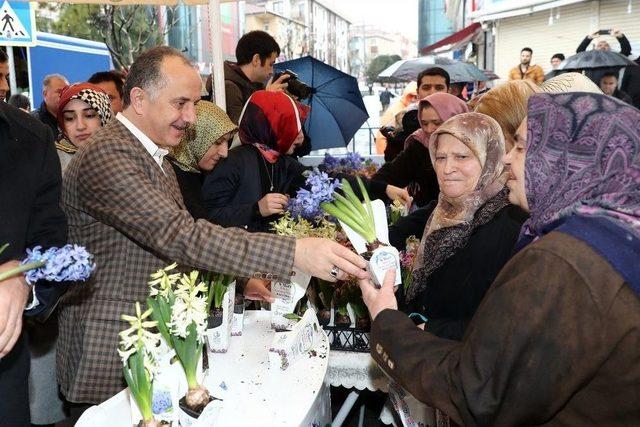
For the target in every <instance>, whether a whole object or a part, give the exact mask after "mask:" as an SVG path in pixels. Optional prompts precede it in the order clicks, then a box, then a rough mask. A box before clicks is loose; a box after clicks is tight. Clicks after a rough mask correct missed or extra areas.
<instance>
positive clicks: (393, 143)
mask: <svg viewBox="0 0 640 427" xmlns="http://www.w3.org/2000/svg"><path fill="white" fill-rule="evenodd" d="M418 129H420V122H419V121H418V109H412V110H409V111H407V112H406V113H405V114H404V116H402V129H398V130H397V131H396V132H395V133H394V134H393V135H391V134H390V135H388V136H387V135H385V136H386V137H387V146H386V148H385V149H384V161H385V162H392V161H393V160H394V159H395V158H396V157H398V155H399V154H400V153H401V152H402V150H404V146H405V142H406V141H407V138H408V137H409V136H410V135H411V134H412V133H413V132H415V131H417V130H418Z"/></svg>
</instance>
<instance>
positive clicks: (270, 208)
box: [258, 193, 289, 217]
mask: <svg viewBox="0 0 640 427" xmlns="http://www.w3.org/2000/svg"><path fill="white" fill-rule="evenodd" d="M287 202H289V197H287V196H286V195H284V194H280V193H269V194H267V195H266V196H264V197H263V198H262V199H260V200H259V201H258V208H259V209H260V215H262V216H263V217H267V216H271V215H275V214H281V213H282V212H284V208H285V206H287Z"/></svg>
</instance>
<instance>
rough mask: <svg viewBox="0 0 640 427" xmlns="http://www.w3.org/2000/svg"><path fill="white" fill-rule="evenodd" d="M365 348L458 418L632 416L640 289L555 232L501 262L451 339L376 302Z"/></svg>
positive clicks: (569, 421) (601, 419)
mask: <svg viewBox="0 0 640 427" xmlns="http://www.w3.org/2000/svg"><path fill="white" fill-rule="evenodd" d="M371 353H372V355H373V357H374V359H375V360H376V361H377V362H378V363H379V364H380V366H382V368H383V369H384V370H385V371H386V372H387V373H388V374H389V375H390V376H391V377H392V378H393V379H394V380H396V381H397V382H398V383H399V384H400V385H402V386H403V387H404V388H405V389H406V390H408V391H409V392H410V393H412V394H413V395H414V396H415V397H416V398H417V399H418V400H420V401H422V402H425V403H426V404H428V405H430V406H432V407H436V408H439V409H440V410H442V411H444V412H445V413H447V414H448V415H449V416H450V417H451V418H452V419H453V420H454V421H455V422H456V423H458V424H463V425H466V426H474V425H483V426H523V425H546V426H605V425H606V426H638V425H640V298H638V296H637V295H636V294H635V293H634V292H633V291H632V290H631V288H630V287H628V286H627V285H626V284H625V282H624V280H623V279H622V277H621V276H620V275H619V274H618V273H617V272H616V271H615V270H614V269H613V268H612V267H611V266H610V265H609V264H608V263H607V262H606V261H605V260H604V259H603V258H602V257H600V256H599V255H597V254H596V253H595V252H594V251H593V250H592V249H591V248H590V247H589V246H587V245H586V244H585V243H583V242H582V241H579V240H577V239H575V238H573V237H571V236H569V235H567V234H563V233H560V232H552V233H550V234H548V235H547V236H545V237H543V238H542V239H540V240H539V241H537V242H536V243H533V244H531V245H529V246H528V247H526V248H525V249H524V250H522V251H521V252H520V253H518V254H517V255H516V256H514V257H513V258H512V259H511V260H510V261H509V262H508V263H507V265H506V266H505V267H504V268H503V270H502V271H501V273H500V274H499V275H498V277H497V278H496V280H495V281H494V283H493V285H492V287H491V288H490V289H489V291H488V293H487V295H486V296H485V299H484V300H483V302H482V303H481V305H480V307H479V309H478V311H477V312H476V315H475V317H474V318H473V320H472V321H471V323H470V325H469V327H468V329H467V332H466V335H465V337H464V339H463V341H462V342H454V341H448V340H444V339H439V338H436V337H435V336H434V335H432V334H429V333H427V332H424V331H422V330H420V329H418V328H416V327H415V325H414V324H413V322H412V321H411V320H409V318H408V317H407V316H406V315H404V314H402V313H400V312H398V311H395V310H385V311H383V312H382V313H380V314H379V315H378V317H377V318H376V319H375V322H374V323H373V326H372V349H371Z"/></svg>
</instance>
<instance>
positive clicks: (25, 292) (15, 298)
mask: <svg viewBox="0 0 640 427" xmlns="http://www.w3.org/2000/svg"><path fill="white" fill-rule="evenodd" d="M19 265H20V263H19V262H18V261H10V262H6V263H4V264H2V265H0V273H2V272H4V271H8V270H11V269H13V268H15V267H18V266H19ZM30 291H31V288H29V285H27V281H26V280H25V279H24V276H23V275H18V276H16V277H12V278H10V279H7V280H3V281H2V282H0V358H3V357H4V356H6V355H7V354H8V353H9V352H10V351H11V349H12V348H13V346H14V345H15V343H16V341H18V337H20V333H21V332H22V312H23V311H24V307H25V306H26V305H27V300H28V298H29V292H30Z"/></svg>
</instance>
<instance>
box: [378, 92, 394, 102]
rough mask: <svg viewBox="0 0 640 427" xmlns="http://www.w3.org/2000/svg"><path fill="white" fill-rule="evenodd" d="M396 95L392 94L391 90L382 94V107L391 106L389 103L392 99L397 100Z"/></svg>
mask: <svg viewBox="0 0 640 427" xmlns="http://www.w3.org/2000/svg"><path fill="white" fill-rule="evenodd" d="M395 97H396V95H395V94H394V93H393V92H391V91H390V90H389V89H387V90H385V91H384V92H381V93H380V103H381V104H382V105H389V103H390V102H391V98H395Z"/></svg>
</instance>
